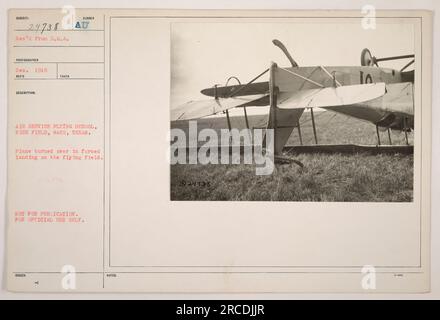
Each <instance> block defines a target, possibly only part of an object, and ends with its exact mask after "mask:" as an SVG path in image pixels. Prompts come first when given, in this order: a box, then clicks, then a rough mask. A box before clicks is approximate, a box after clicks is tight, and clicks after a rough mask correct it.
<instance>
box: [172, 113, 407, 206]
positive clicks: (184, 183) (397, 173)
mask: <svg viewBox="0 0 440 320" xmlns="http://www.w3.org/2000/svg"><path fill="white" fill-rule="evenodd" d="M315 120H316V126H317V134H318V142H319V143H320V144H344V143H353V144H370V145H375V144H376V143H377V138H376V129H375V127H374V125H372V124H371V123H367V122H363V121H359V120H356V119H353V118H350V117H347V116H344V115H339V114H335V113H331V112H319V113H315ZM265 121H266V120H265V118H264V117H262V116H252V117H250V124H251V126H253V127H262V126H264V123H265ZM231 123H232V126H233V127H238V128H243V127H244V124H245V122H244V119H243V118H239V117H233V118H232V119H231ZM300 123H301V129H302V138H303V144H305V145H307V144H314V138H313V131H312V127H311V121H310V114H309V113H305V114H303V116H302V117H301V120H300ZM176 126H178V127H181V128H185V127H186V126H187V124H186V123H177V124H176ZM206 127H210V128H213V129H220V128H225V127H227V124H226V120H225V119H224V118H214V119H209V120H208V119H205V120H199V122H198V128H199V129H201V128H206ZM409 141H410V143H411V144H412V141H413V135H412V133H410V134H409ZM381 142H382V144H388V134H387V132H382V133H381ZM392 142H393V144H395V145H397V144H405V136H404V134H403V133H399V132H392ZM288 144H290V145H298V144H299V138H298V132H297V130H296V129H295V130H294V132H293V133H292V135H291V137H290V139H289V141H288ZM295 159H297V160H299V161H301V162H302V163H303V164H304V167H303V168H301V167H299V166H297V165H296V164H278V165H276V168H275V170H274V172H273V174H271V175H268V176H257V175H256V174H255V167H254V165H244V164H240V165H211V164H209V165H183V164H179V165H172V166H171V199H172V200H215V201H217V200H218V201H222V200H243V201H352V202H358V201H371V202H407V201H412V198H413V156H412V155H400V154H395V155H385V154H382V155H367V154H353V155H342V154H299V155H297V156H295Z"/></svg>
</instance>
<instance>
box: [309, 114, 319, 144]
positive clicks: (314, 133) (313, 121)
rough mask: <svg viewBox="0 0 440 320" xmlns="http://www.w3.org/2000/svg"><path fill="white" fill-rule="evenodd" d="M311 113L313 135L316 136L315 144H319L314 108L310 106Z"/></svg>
mask: <svg viewBox="0 0 440 320" xmlns="http://www.w3.org/2000/svg"><path fill="white" fill-rule="evenodd" d="M310 115H311V116H312V126H313V136H314V137H315V144H318V137H317V135H316V125H315V115H314V114H313V108H310Z"/></svg>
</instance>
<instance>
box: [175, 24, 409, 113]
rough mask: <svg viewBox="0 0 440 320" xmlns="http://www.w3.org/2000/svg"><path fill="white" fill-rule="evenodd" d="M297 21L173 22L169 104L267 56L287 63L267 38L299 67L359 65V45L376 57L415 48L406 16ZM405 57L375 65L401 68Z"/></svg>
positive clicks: (257, 66)
mask: <svg viewBox="0 0 440 320" xmlns="http://www.w3.org/2000/svg"><path fill="white" fill-rule="evenodd" d="M296 21H297V22H293V21H292V22H277V23H273V22H266V23H264V22H263V23H261V22H259V23H255V22H245V21H243V22H237V23H231V22H218V23H211V22H201V23H184V22H183V23H173V25H172V32H171V43H172V44H171V107H172V108H173V107H176V106H178V105H180V104H183V103H185V102H187V101H190V100H198V99H206V98H207V97H206V96H204V95H202V94H201V93H200V90H202V89H204V88H208V87H212V86H213V85H214V84H222V85H224V83H225V81H226V79H227V78H228V77H229V76H232V75H234V76H237V77H238V78H239V79H240V80H241V82H242V83H246V82H247V81H249V80H251V79H252V78H253V77H255V76H256V75H257V74H259V73H260V72H262V71H264V69H266V68H268V66H269V63H270V61H274V62H276V63H277V64H278V65H280V66H284V67H288V66H290V63H289V61H288V60H287V58H286V57H285V56H284V54H283V53H282V52H281V50H280V49H279V48H277V47H275V46H274V45H273V44H272V39H278V40H280V41H281V42H283V43H284V45H285V46H286V47H287V49H288V50H289V52H290V54H291V55H292V57H293V58H294V59H295V61H296V62H297V63H298V64H299V65H300V66H317V65H324V66H326V65H327V66H359V65H360V54H361V51H362V49H364V48H369V49H370V51H371V53H372V54H373V55H374V56H376V57H378V58H379V57H384V56H394V55H403V54H412V53H414V29H413V24H412V23H411V22H410V21H408V20H396V19H393V20H392V21H391V20H388V21H385V19H378V21H377V25H376V26H377V28H376V30H371V29H370V30H364V29H363V28H362V26H361V23H360V20H357V19H347V20H344V21H343V20H339V21H337V22H336V19H330V20H327V21H322V20H321V21H320V22H318V19H312V20H309V21H310V22H305V21H304V20H302V21H301V22H298V20H296ZM407 62H408V60H397V61H389V62H382V63H380V65H381V66H383V67H391V68H396V69H400V68H401V67H403V66H404V65H405V64H406V63H407ZM263 80H267V75H266V77H264V78H261V79H260V80H259V81H263ZM232 84H235V83H234V82H232Z"/></svg>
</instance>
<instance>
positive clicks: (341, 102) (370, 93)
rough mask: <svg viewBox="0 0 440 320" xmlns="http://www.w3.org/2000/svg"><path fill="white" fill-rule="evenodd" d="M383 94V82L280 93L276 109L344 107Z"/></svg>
mask: <svg viewBox="0 0 440 320" xmlns="http://www.w3.org/2000/svg"><path fill="white" fill-rule="evenodd" d="M385 92H386V90H385V83H383V82H380V83H368V84H358V85H351V86H341V87H336V88H335V87H326V88H317V89H308V90H299V91H297V92H281V93H280V96H279V100H278V108H280V109H304V108H317V107H318V108H325V107H334V106H346V105H352V104H357V103H362V102H365V101H370V100H374V99H377V98H379V97H381V96H383V95H384V94H385Z"/></svg>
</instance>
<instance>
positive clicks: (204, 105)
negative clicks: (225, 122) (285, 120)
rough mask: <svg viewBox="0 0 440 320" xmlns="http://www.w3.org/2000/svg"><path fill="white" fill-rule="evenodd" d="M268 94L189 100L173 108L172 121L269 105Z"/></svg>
mask: <svg viewBox="0 0 440 320" xmlns="http://www.w3.org/2000/svg"><path fill="white" fill-rule="evenodd" d="M266 100H267V95H265V94H257V95H248V96H240V97H232V98H219V99H209V100H198V101H190V102H187V103H185V104H183V105H181V106H179V107H177V108H175V109H172V110H171V121H176V120H191V119H198V118H202V117H206V116H210V115H213V114H216V113H219V112H222V111H225V110H228V109H231V108H236V107H243V106H253V105H262V104H265V105H267V104H268V103H267V102H266Z"/></svg>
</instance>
